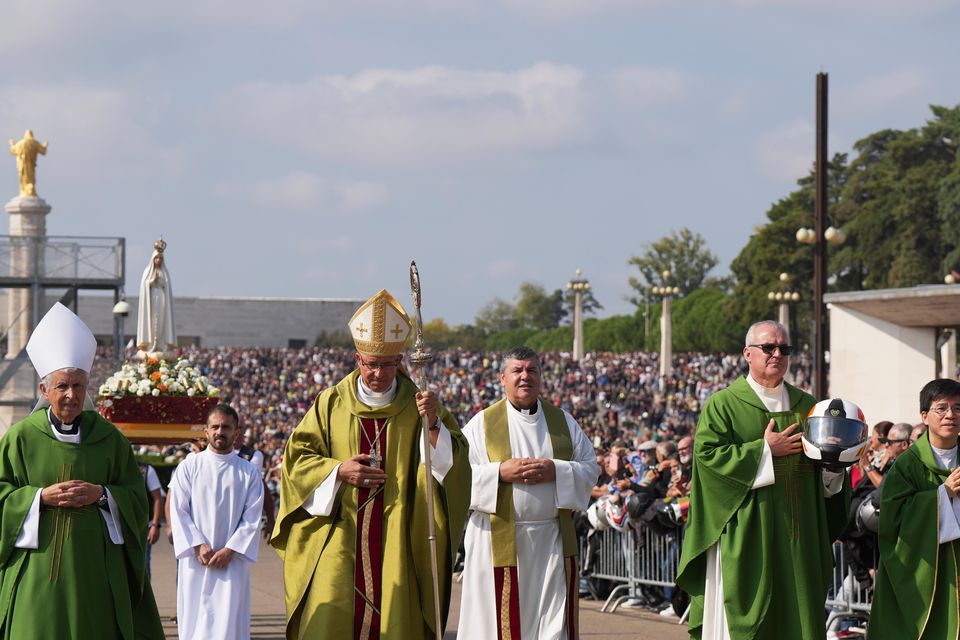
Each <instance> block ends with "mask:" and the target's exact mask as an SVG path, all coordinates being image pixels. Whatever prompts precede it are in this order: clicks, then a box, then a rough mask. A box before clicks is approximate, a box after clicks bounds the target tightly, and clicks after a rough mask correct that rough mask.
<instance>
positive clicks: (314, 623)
mask: <svg viewBox="0 0 960 640" xmlns="http://www.w3.org/2000/svg"><path fill="white" fill-rule="evenodd" d="M348 326H349V327H350V332H351V334H352V336H353V341H354V344H355V346H356V353H355V359H356V363H357V369H356V370H354V371H353V373H351V374H350V375H348V376H347V377H346V378H344V379H343V380H341V381H340V382H339V383H338V384H337V385H336V386H334V387H332V388H329V389H326V390H325V391H323V392H322V393H321V394H320V395H319V396H318V397H317V400H316V401H315V402H314V404H313V406H312V407H311V408H310V410H309V411H308V412H307V415H306V416H304V418H303V420H302V421H301V422H300V425H299V426H298V427H297V428H296V430H295V431H294V432H293V434H292V435H291V437H290V439H289V440H288V442H287V447H286V450H285V452H284V457H283V467H282V470H281V471H282V473H281V487H280V511H279V514H278V515H277V521H276V526H275V527H274V530H273V537H272V538H271V544H272V545H273V546H274V547H275V548H276V549H277V551H278V553H279V554H280V556H281V557H282V558H283V561H284V568H283V575H284V590H285V593H286V608H287V629H286V635H287V637H288V638H362V639H368V638H369V639H372V640H379V639H397V640H399V639H406V638H411V639H415V638H424V639H426V638H434V637H435V633H434V628H435V627H436V625H437V624H438V623H437V621H436V620H435V615H434V605H433V582H432V577H431V573H432V572H431V564H430V547H429V540H428V538H427V528H428V518H431V517H435V518H436V531H437V557H438V564H439V576H440V589H441V594H440V602H441V616H442V617H443V618H444V619H443V620H441V621H440V622H439V624H440V625H441V629H442V627H443V625H444V623H445V621H446V620H445V619H446V611H447V609H448V607H449V603H450V586H451V576H452V567H451V558H452V557H453V554H454V553H455V552H456V549H457V546H458V545H459V542H460V534H461V532H462V531H463V524H464V520H465V519H466V514H467V504H468V502H469V497H470V463H469V460H468V459H467V444H466V441H465V439H464V438H463V435H462V434H461V432H460V429H459V427H458V426H457V423H456V421H455V420H454V419H453V418H452V417H451V416H450V414H449V413H447V412H446V411H445V410H444V409H443V408H442V407H440V405H439V402H438V400H437V396H436V394H434V393H433V392H431V391H428V390H424V391H420V390H418V389H417V386H416V385H415V384H414V383H413V381H412V380H411V379H410V377H409V375H407V373H406V371H405V370H404V369H403V367H402V366H401V363H402V360H403V349H404V345H405V344H406V341H407V338H408V336H409V335H410V330H411V324H410V319H409V318H408V317H407V314H406V312H405V311H404V310H403V307H401V306H400V303H399V302H397V301H396V299H394V297H393V296H391V295H390V294H389V293H388V292H387V291H386V290H381V291H380V292H379V293H377V295H375V296H374V297H372V298H371V299H370V300H368V301H367V302H366V303H365V304H364V305H363V306H361V307H360V309H359V310H357V312H356V314H354V316H353V318H352V319H351V320H350V322H349V325H348ZM421 416H426V424H427V428H428V434H429V437H430V441H431V447H432V448H431V451H432V454H431V455H432V460H433V478H429V479H428V478H427V476H426V472H425V469H424V468H423V466H422V464H421V460H422V459H423V453H424V452H422V451H421V447H422V444H421V443H422V441H423V438H422V431H421ZM427 482H433V483H434V490H435V494H436V503H435V514H429V513H428V512H427V509H426V498H425V495H426V487H427V485H426V483H427Z"/></svg>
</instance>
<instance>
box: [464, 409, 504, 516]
mask: <svg viewBox="0 0 960 640" xmlns="http://www.w3.org/2000/svg"><path fill="white" fill-rule="evenodd" d="M463 435H464V437H465V438H466V439H467V444H468V445H470V468H471V470H472V472H473V474H472V479H471V481H470V509H472V510H473V511H477V512H479V513H486V514H491V513H496V512H497V491H498V490H499V487H500V463H499V462H490V458H489V456H487V443H486V438H485V436H484V430H483V412H482V411H481V412H480V413H478V414H477V415H475V416H473V418H471V419H470V422H468V423H467V426H465V427H464V428H463Z"/></svg>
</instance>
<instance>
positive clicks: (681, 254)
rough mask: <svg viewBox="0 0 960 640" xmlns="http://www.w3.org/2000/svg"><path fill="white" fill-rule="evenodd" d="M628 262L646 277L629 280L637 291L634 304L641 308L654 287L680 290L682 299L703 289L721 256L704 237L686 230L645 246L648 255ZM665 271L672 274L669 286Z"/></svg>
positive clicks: (675, 232) (633, 257) (632, 299)
mask: <svg viewBox="0 0 960 640" xmlns="http://www.w3.org/2000/svg"><path fill="white" fill-rule="evenodd" d="M627 263H628V264H631V265H633V266H635V267H636V268H637V269H638V270H639V271H640V275H641V276H642V279H640V278H634V277H632V276H631V277H630V278H629V279H628V283H629V284H630V287H631V288H633V289H634V291H636V295H635V296H633V297H631V298H630V301H631V302H632V303H633V304H635V305H637V306H638V307H639V306H640V305H642V304H643V303H644V301H646V300H648V299H649V297H650V287H651V286H654V285H663V284H669V285H670V286H674V287H677V288H679V289H680V295H682V296H683V295H687V294H688V293H691V292H692V291H695V290H697V289H699V288H700V287H701V286H702V285H703V283H704V281H705V280H706V279H707V275H708V274H709V273H710V271H711V270H712V269H713V268H714V267H715V266H717V256H716V255H714V254H713V252H712V251H710V250H709V249H708V248H707V243H706V240H704V239H703V236H701V235H700V234H699V233H694V232H693V231H690V230H689V229H687V228H683V229H681V230H680V231H679V232H677V231H673V232H671V233H670V235H668V236H664V237H663V238H660V239H659V240H657V241H656V242H652V243H650V244H648V245H645V251H644V253H643V254H642V255H639V256H632V257H631V258H630V259H629V260H628V261H627ZM664 271H670V282H669V283H665V282H664V281H663V275H662V273H663V272H664Z"/></svg>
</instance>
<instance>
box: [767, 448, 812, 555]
mask: <svg viewBox="0 0 960 640" xmlns="http://www.w3.org/2000/svg"><path fill="white" fill-rule="evenodd" d="M815 470H816V469H815V468H814V466H813V465H812V464H811V463H810V461H809V460H807V458H806V456H804V455H802V454H794V455H790V456H782V457H778V458H774V460H773V473H774V476H775V477H776V483H777V484H782V485H783V492H784V496H785V498H786V501H787V505H786V506H787V513H788V514H789V517H790V539H791V540H794V541H795V540H797V538H799V537H800V517H801V514H800V496H801V493H802V491H801V488H800V487H801V486H802V483H804V482H807V479H806V478H807V477H808V476H810V475H811V474H813V473H814V472H815Z"/></svg>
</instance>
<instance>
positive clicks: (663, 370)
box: [650, 270, 680, 388]
mask: <svg viewBox="0 0 960 640" xmlns="http://www.w3.org/2000/svg"><path fill="white" fill-rule="evenodd" d="M662 275H663V286H662V287H652V288H651V289H650V292H651V293H653V295H655V296H662V297H663V313H661V314H660V385H661V388H663V387H664V385H665V384H666V380H667V378H668V377H669V376H670V373H671V372H672V371H673V342H672V340H671V336H670V298H671V297H672V296H675V295H677V294H679V293H680V288H679V287H671V286H669V284H667V283H668V281H669V280H670V271H668V270H664V272H663V274H662Z"/></svg>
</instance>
